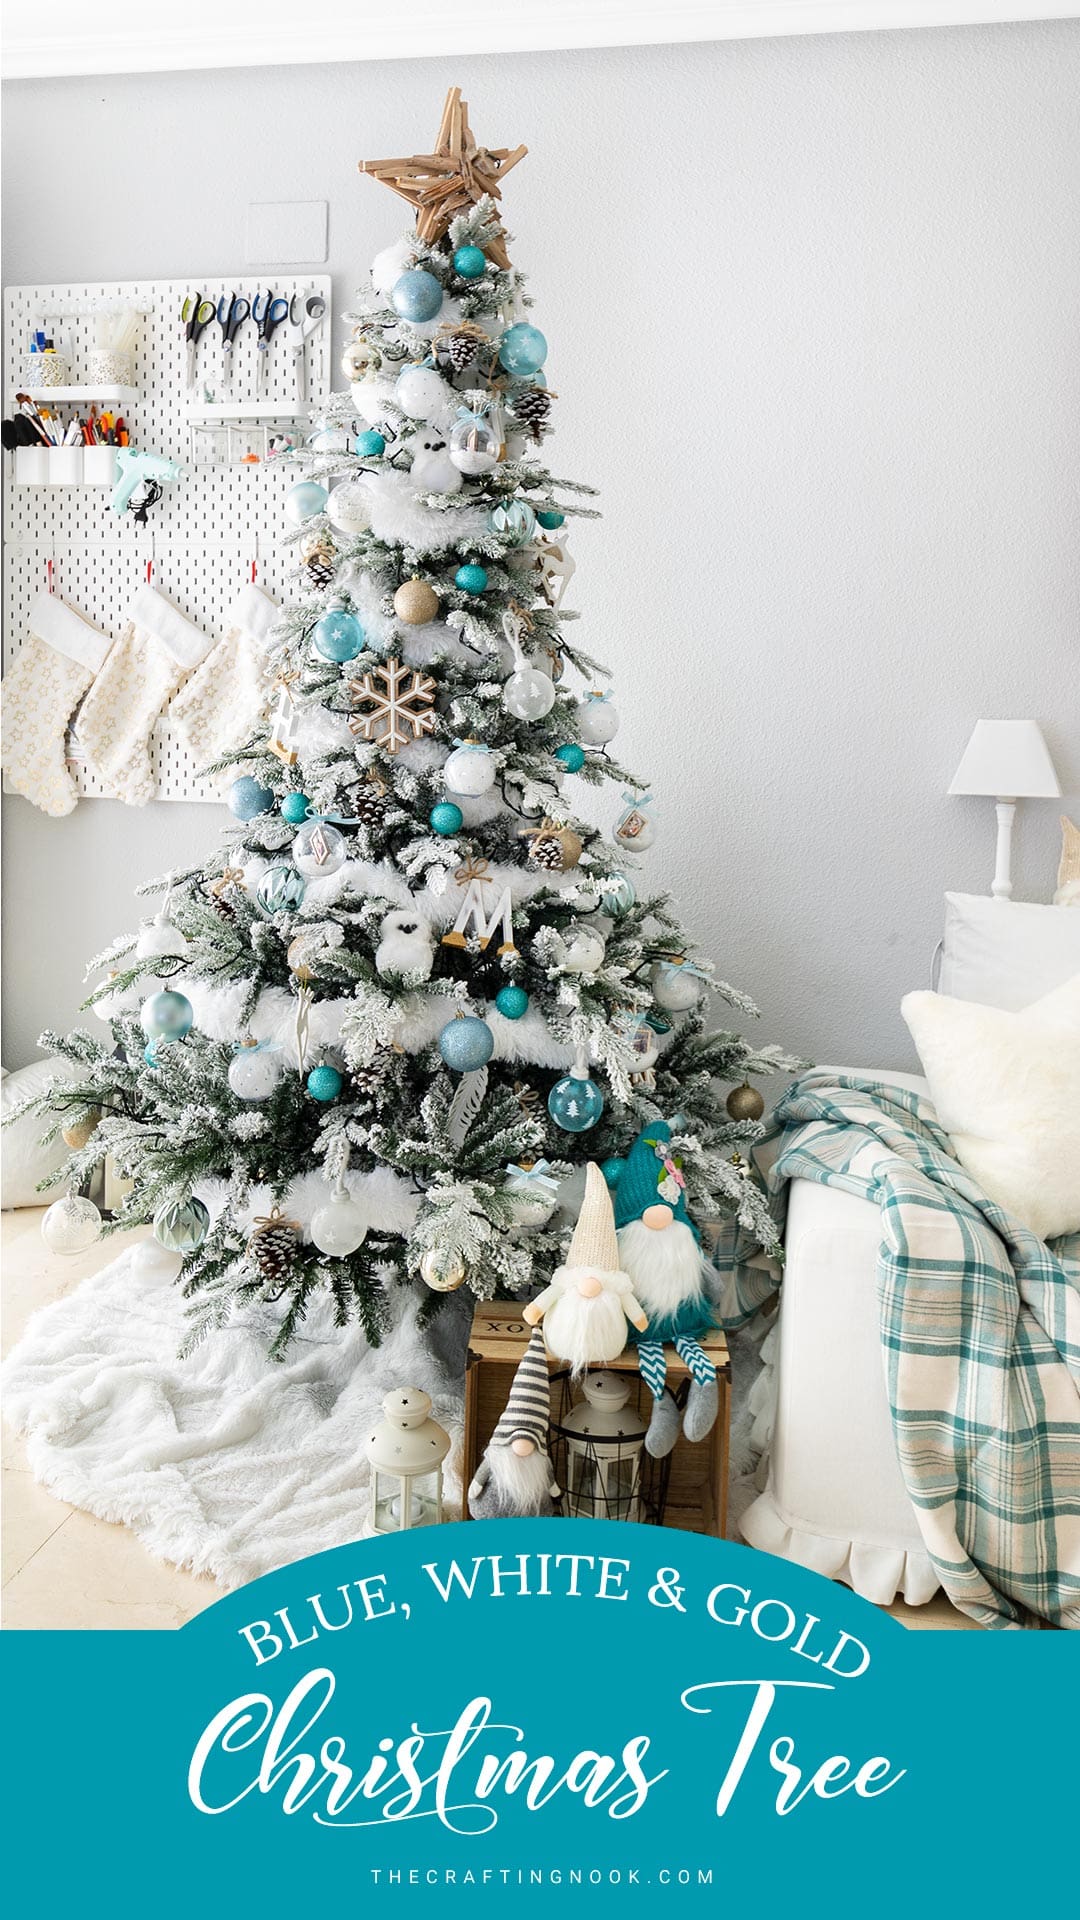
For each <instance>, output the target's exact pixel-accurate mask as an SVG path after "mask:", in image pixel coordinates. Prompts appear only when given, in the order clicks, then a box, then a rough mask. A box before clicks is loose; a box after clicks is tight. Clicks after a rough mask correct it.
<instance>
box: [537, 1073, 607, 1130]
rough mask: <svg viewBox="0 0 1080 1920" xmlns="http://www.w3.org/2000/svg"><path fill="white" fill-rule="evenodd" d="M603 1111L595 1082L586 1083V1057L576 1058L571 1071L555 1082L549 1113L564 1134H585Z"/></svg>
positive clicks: (600, 1096)
mask: <svg viewBox="0 0 1080 1920" xmlns="http://www.w3.org/2000/svg"><path fill="white" fill-rule="evenodd" d="M603 1111H604V1096H603V1094H602V1093H601V1091H600V1089H599V1087H598V1086H597V1084H596V1081H595V1080H590V1079H589V1069H588V1065H587V1063H586V1060H585V1057H584V1055H583V1054H579V1055H578V1057H577V1059H576V1060H575V1062H574V1067H573V1071H572V1072H571V1073H568V1074H566V1075H565V1077H564V1078H563V1079H562V1080H556V1082H555V1085H554V1086H553V1087H552V1089H551V1092H550V1093H549V1094H548V1112H549V1113H550V1115H551V1117H552V1119H553V1120H554V1122H555V1125H556V1126H557V1127H561V1128H562V1130H563V1132H564V1133H588V1131H589V1128H590V1127H595V1125H596V1123H597V1121H598V1120H599V1118H600V1115H601V1114H602V1113H603Z"/></svg>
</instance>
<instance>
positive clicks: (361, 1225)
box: [311, 1187, 367, 1260]
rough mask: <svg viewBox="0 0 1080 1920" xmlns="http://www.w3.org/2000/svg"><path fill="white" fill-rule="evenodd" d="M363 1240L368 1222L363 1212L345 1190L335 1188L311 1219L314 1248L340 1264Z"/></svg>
mask: <svg viewBox="0 0 1080 1920" xmlns="http://www.w3.org/2000/svg"><path fill="white" fill-rule="evenodd" d="M366 1238H367V1221H366V1219H365V1218H364V1213H363V1209H362V1208H361V1207H359V1206H358V1205H357V1203H356V1201H355V1200H354V1199H353V1197H352V1195H351V1194H350V1193H348V1192H347V1191H346V1189H345V1188H344V1187H340V1188H338V1189H337V1190H336V1191H335V1192H334V1193H332V1194H331V1195H330V1197H329V1199H327V1200H324V1201H323V1203H322V1205H321V1206H320V1207H316V1209H315V1212H314V1213H313V1214H312V1216H311V1240H312V1244H313V1246H316V1247H318V1249H319V1252H320V1253H327V1254H330V1255H331V1256H332V1257H333V1258H334V1259H337V1260H343V1259H345V1258H346V1256H347V1255H348V1254H350V1253H355V1252H356V1250H357V1248H358V1247H362V1246H363V1244H364V1241H365V1239H366Z"/></svg>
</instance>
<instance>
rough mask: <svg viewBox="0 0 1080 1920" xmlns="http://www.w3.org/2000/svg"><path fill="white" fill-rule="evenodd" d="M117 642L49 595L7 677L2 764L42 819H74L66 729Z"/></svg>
mask: <svg viewBox="0 0 1080 1920" xmlns="http://www.w3.org/2000/svg"><path fill="white" fill-rule="evenodd" d="M110 645H111V642H110V640H109V638H108V635H107V634H104V633H99V632H98V629H97V628H96V627H92V626H90V624H89V623H88V622H87V621H86V620H84V619H83V618H82V617H81V615H79V614H77V613H76V612H74V610H73V609H72V608H71V607H69V606H67V605H65V603H64V601H63V600H58V599H57V598H56V597H55V595H54V594H51V593H43V594H42V595H41V598H40V600H38V602H37V604H36V606H35V607H34V610H33V613H32V614H31V616H30V629H29V632H28V633H27V636H26V639H25V640H24V641H23V644H22V646H21V647H20V649H19V653H18V655H17V657H16V660H15V662H14V665H13V666H12V669H11V672H10V673H8V674H6V675H5V677H4V686H3V697H4V718H3V744H2V749H0V758H2V760H3V765H4V771H5V772H6V774H7V777H8V784H9V786H10V787H12V789H13V790H14V791H15V792H16V793H24V794H25V795H26V798H27V799H28V800H32V801H33V803H34V805H35V807H40V808H41V811H42V813H51V814H57V815H59V814H63V813H70V812H71V810H72V808H73V807H74V805H75V802H76V800H77V798H78V795H77V794H76V791H75V782H74V781H73V780H72V777H71V774H70V773H69V772H68V768H67V765H66V762H65V758H64V739H65V735H66V733H67V725H68V721H69V720H70V719H71V716H72V714H73V713H74V711H75V709H76V707H77V706H78V704H79V701H80V700H81V699H82V697H83V694H84V693H85V692H86V689H87V687H88V686H89V685H90V683H91V681H92V680H93V678H94V675H95V674H96V673H98V672H99V671H100V669H101V667H102V664H103V663H104V660H105V656H106V654H107V653H108V651H109V647H110Z"/></svg>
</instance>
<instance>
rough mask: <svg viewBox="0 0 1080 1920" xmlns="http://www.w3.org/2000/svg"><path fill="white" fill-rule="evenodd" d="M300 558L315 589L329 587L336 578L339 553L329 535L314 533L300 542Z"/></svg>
mask: <svg viewBox="0 0 1080 1920" xmlns="http://www.w3.org/2000/svg"><path fill="white" fill-rule="evenodd" d="M300 557H301V559H302V560H303V562H304V570H305V572H306V574H307V576H308V579H309V580H310V581H311V584H312V586H313V587H328V586H329V585H330V582H331V580H332V579H333V577H334V568H335V561H336V559H337V552H336V549H335V547H334V543H333V541H332V540H331V538H330V536H329V534H328V533H325V532H322V533H312V534H308V535H306V536H305V538H304V539H303V540H301V542H300Z"/></svg>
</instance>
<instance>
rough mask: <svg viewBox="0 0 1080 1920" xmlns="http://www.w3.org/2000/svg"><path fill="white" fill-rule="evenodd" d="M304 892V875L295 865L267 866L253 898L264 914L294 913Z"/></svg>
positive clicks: (305, 888)
mask: <svg viewBox="0 0 1080 1920" xmlns="http://www.w3.org/2000/svg"><path fill="white" fill-rule="evenodd" d="M306 892H307V887H306V885H305V882H304V877H303V875H302V874H300V873H297V871H296V868H295V867H286V866H278V867H267V869H266V872H265V873H264V874H263V875H262V876H261V878H260V880H259V884H258V886H257V887H256V889H255V898H256V900H257V901H258V903H259V905H260V907H261V908H262V910H263V912H264V913H265V914H273V913H295V912H296V909H297V907H298V906H299V905H300V903H301V901H302V900H303V898H304V895H305V893H306Z"/></svg>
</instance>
